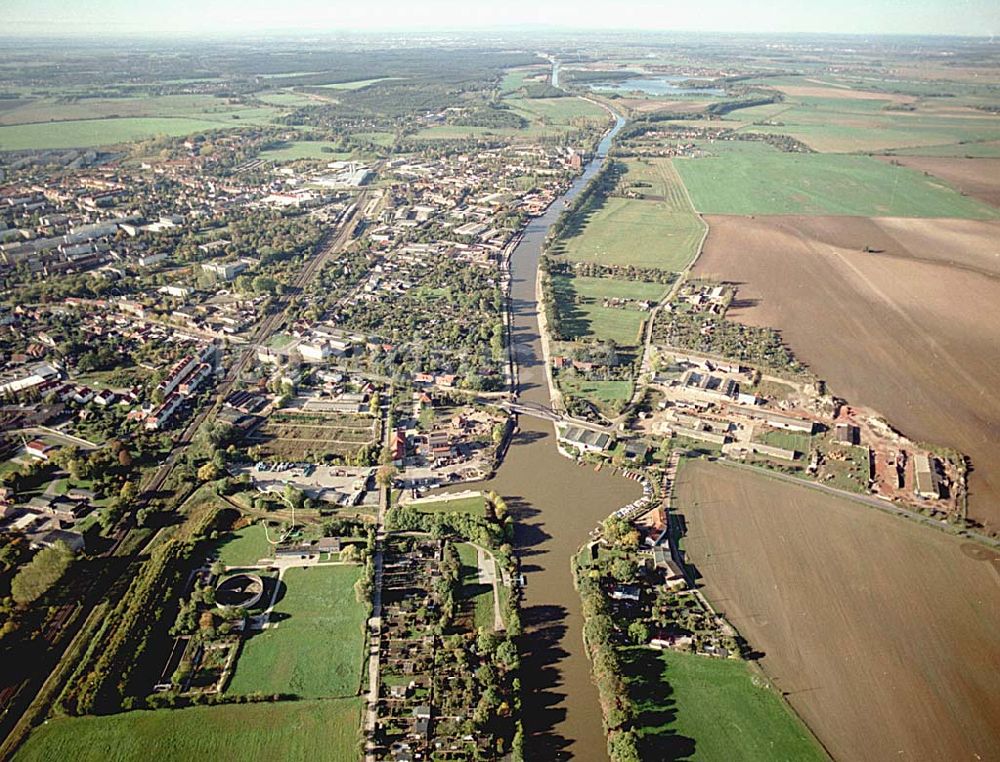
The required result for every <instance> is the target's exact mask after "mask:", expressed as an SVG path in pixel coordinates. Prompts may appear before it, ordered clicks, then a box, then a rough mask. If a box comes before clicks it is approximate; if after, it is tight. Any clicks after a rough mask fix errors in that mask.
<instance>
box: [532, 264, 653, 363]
mask: <svg viewBox="0 0 1000 762" xmlns="http://www.w3.org/2000/svg"><path fill="white" fill-rule="evenodd" d="M552 291H553V294H554V296H555V299H556V304H557V305H558V309H559V325H560V330H561V332H562V334H563V335H564V337H565V338H567V339H570V340H577V339H585V338H597V339H603V340H607V339H613V340H614V341H615V342H616V343H618V344H620V345H623V346H635V345H637V344H639V343H640V342H641V335H640V328H641V327H642V324H643V322H644V321H645V320H646V319H647V318H648V317H649V313H648V312H645V311H641V310H638V309H621V308H618V307H605V306H604V299H611V298H619V299H636V300H641V301H650V302H657V301H659V300H660V299H661V298H663V295H664V294H665V293H666V291H667V287H666V286H664V285H663V284H661V283H646V282H643V281H628V280H612V279H611V278H589V277H583V276H570V275H553V276H552Z"/></svg>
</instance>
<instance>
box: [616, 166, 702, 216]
mask: <svg viewBox="0 0 1000 762" xmlns="http://www.w3.org/2000/svg"><path fill="white" fill-rule="evenodd" d="M625 167H626V172H625V176H624V177H623V178H622V181H621V186H620V187H622V188H624V189H627V190H630V191H632V192H634V193H639V194H641V195H642V196H643V198H647V199H652V200H655V201H662V202H664V204H665V205H666V208H667V209H669V210H670V211H671V212H692V211H694V210H693V209H692V208H691V201H690V200H689V199H688V195H687V191H686V190H685V188H684V183H683V181H682V180H681V178H680V175H678V174H677V168H676V167H675V166H674V162H673V160H672V159H663V158H651V159H627V160H626V161H625Z"/></svg>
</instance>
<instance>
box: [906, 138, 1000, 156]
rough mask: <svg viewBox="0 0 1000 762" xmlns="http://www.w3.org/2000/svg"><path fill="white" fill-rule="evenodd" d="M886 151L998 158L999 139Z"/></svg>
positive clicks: (910, 154) (923, 154)
mask: <svg viewBox="0 0 1000 762" xmlns="http://www.w3.org/2000/svg"><path fill="white" fill-rule="evenodd" d="M887 153H891V154H894V155H895V154H899V155H900V156H949V157H956V158H959V159H962V158H969V159H997V158H1000V140H993V141H987V142H984V143H949V144H947V145H939V146H921V147H920V148H901V149H900V150H898V151H888V152H887Z"/></svg>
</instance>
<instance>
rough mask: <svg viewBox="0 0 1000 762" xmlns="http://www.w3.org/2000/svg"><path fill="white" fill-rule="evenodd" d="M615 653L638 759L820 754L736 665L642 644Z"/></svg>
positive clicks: (766, 759) (723, 761)
mask: <svg viewBox="0 0 1000 762" xmlns="http://www.w3.org/2000/svg"><path fill="white" fill-rule="evenodd" d="M623 656H624V661H625V674H626V679H627V681H628V684H629V691H630V694H631V697H632V700H633V701H634V702H635V703H636V707H637V710H638V715H639V716H638V722H637V725H638V732H639V735H640V751H641V752H642V755H643V759H697V760H704V761H705V762H712V761H713V760H719V762H728V761H729V760H734V759H739V760H746V761H747V762H753V761H755V760H760V761H761V762H779V761H782V760H785V761H787V762H792V761H793V760H794V762H800V761H805V760H817V762H818V761H819V760H824V759H826V755H825V754H824V753H823V752H822V750H821V749H820V747H819V746H818V744H816V742H815V741H814V740H813V738H812V736H811V735H810V734H809V731H808V730H807V729H806V728H805V727H804V726H803V725H802V723H801V722H800V721H799V720H798V719H797V718H796V717H795V715H794V714H792V712H791V710H790V709H789V708H788V707H787V706H785V705H784V703H783V702H782V700H781V698H780V697H779V696H778V694H777V693H775V692H774V691H773V690H771V689H770V688H767V687H765V686H764V685H763V684H762V683H761V681H760V678H758V677H756V676H755V675H754V674H753V673H752V672H751V671H750V668H749V667H748V665H747V664H745V663H744V662H742V661H735V660H730V659H712V658H708V657H703V656H697V655H695V654H684V653H675V652H673V651H665V652H662V653H657V652H656V651H651V650H649V649H647V648H629V649H626V650H625V651H624V654H623Z"/></svg>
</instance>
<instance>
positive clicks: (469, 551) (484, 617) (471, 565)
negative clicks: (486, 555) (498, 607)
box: [456, 542, 494, 631]
mask: <svg viewBox="0 0 1000 762" xmlns="http://www.w3.org/2000/svg"><path fill="white" fill-rule="evenodd" d="M456 549H457V550H458V557H459V559H460V560H461V562H462V593H461V598H462V600H463V601H469V602H470V603H469V605H470V606H471V608H472V615H473V622H474V624H475V627H476V629H477V630H478V629H479V628H480V627H485V628H486V629H487V630H488V631H492V630H493V624H494V621H493V613H494V609H493V586H492V585H481V584H479V561H478V558H477V554H476V549H475V548H474V547H473V546H472V545H470V544H469V543H467V542H462V543H459V544H458V545H456Z"/></svg>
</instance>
